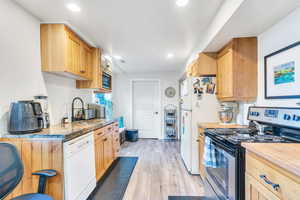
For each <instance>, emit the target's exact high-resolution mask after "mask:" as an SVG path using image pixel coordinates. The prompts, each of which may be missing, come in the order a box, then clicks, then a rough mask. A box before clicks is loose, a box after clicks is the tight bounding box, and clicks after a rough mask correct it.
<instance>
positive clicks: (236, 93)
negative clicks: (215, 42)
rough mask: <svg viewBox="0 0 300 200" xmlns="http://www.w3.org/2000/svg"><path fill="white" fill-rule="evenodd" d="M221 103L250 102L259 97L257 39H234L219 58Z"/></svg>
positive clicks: (218, 89)
mask: <svg viewBox="0 0 300 200" xmlns="http://www.w3.org/2000/svg"><path fill="white" fill-rule="evenodd" d="M217 96H218V99H219V100H220V101H250V100H255V99H256V96H257V38H256V37H248V38H234V39H232V41H230V42H229V43H228V44H227V45H226V46H225V47H223V48H222V49H221V50H220V51H219V52H218V56H217Z"/></svg>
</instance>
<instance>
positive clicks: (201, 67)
mask: <svg viewBox="0 0 300 200" xmlns="http://www.w3.org/2000/svg"><path fill="white" fill-rule="evenodd" d="M216 57H217V54H216V53H208V52H203V53H200V54H199V55H198V58H197V59H196V60H194V61H193V62H192V63H191V64H190V65H189V66H188V69H187V76H194V77H199V76H212V75H216V73H217V59H216Z"/></svg>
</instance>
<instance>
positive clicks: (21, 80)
mask: <svg viewBox="0 0 300 200" xmlns="http://www.w3.org/2000/svg"><path fill="white" fill-rule="evenodd" d="M0 18H1V20H0V44H1V45H0V67H1V72H2V73H1V74H0V135H1V134H5V133H6V127H7V112H8V110H9V105H10V103H11V102H13V101H17V100H24V99H25V100H26V99H32V98H33V96H35V95H38V94H44V95H49V100H50V106H51V108H52V109H51V119H52V121H51V122H52V123H53V124H55V123H58V122H59V121H60V119H61V118H62V117H63V115H64V112H63V111H65V110H66V108H65V106H66V103H69V102H70V101H71V100H72V98H73V97H74V96H81V97H83V98H84V99H85V100H86V101H91V99H92V97H91V92H90V91H83V90H76V89H74V88H75V81H73V80H68V79H64V78H60V77H55V76H53V75H43V74H42V72H41V67H40V66H41V59H40V23H39V21H38V20H37V19H36V18H34V17H33V16H31V15H30V14H28V13H27V12H25V11H24V10H23V9H21V8H20V7H19V6H17V5H16V4H14V3H13V2H12V1H10V0H1V1H0Z"/></svg>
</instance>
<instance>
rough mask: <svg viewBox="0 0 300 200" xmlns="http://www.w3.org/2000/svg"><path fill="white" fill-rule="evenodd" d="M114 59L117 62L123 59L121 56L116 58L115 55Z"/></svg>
mask: <svg viewBox="0 0 300 200" xmlns="http://www.w3.org/2000/svg"><path fill="white" fill-rule="evenodd" d="M114 58H115V59H117V60H122V59H123V58H122V57H121V56H117V55H116V56H114Z"/></svg>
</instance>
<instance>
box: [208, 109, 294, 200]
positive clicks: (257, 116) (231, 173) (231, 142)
mask: <svg viewBox="0 0 300 200" xmlns="http://www.w3.org/2000/svg"><path fill="white" fill-rule="evenodd" d="M248 120H250V122H251V124H252V125H253V124H256V126H259V127H256V126H255V127H254V126H249V128H241V129H240V128H238V129H207V130H206V131H205V135H206V137H209V138H210V139H211V143H212V147H213V149H214V152H215V153H216V154H218V155H219V156H221V158H222V164H221V165H218V166H217V167H215V168H212V167H205V170H206V178H205V180H204V186H205V194H206V197H207V198H208V199H211V200H244V199H245V149H244V148H243V147H242V146H241V143H243V142H246V143H249V142H250V143H299V142H300V108H278V107H250V108H249V111H248ZM262 126H264V128H261V127H262ZM259 130H264V131H263V132H260V131H259Z"/></svg>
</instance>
